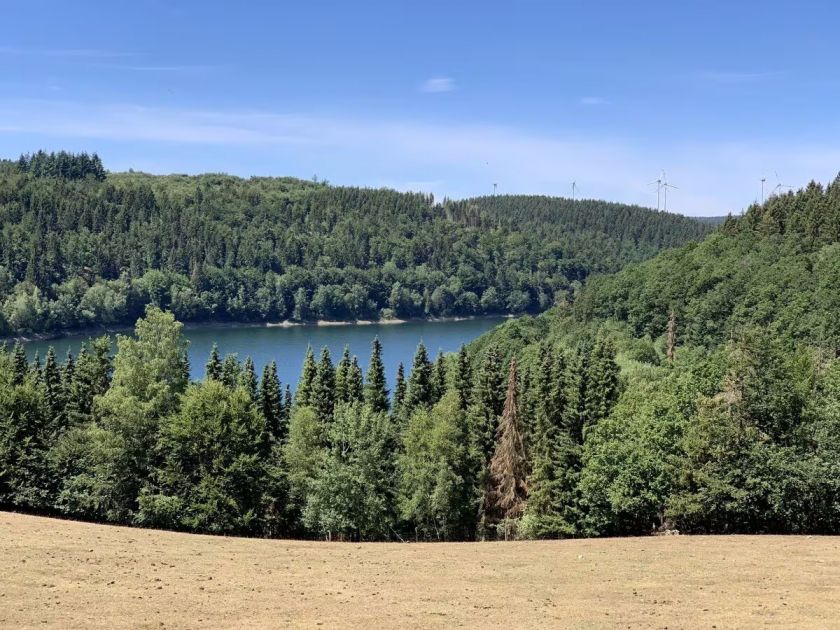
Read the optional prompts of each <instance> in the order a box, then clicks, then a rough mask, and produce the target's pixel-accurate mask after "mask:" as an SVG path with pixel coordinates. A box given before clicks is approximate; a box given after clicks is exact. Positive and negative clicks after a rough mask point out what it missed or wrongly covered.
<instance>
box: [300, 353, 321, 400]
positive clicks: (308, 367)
mask: <svg viewBox="0 0 840 630" xmlns="http://www.w3.org/2000/svg"><path fill="white" fill-rule="evenodd" d="M317 373H318V364H317V363H316V362H315V353H314V352H312V346H307V348H306V356H305V357H304V358H303V370H302V371H301V374H300V379H299V380H298V384H297V389H296V390H295V404H296V405H297V406H298V407H308V406H311V405H312V386H313V385H314V383H315V376H316V375H317Z"/></svg>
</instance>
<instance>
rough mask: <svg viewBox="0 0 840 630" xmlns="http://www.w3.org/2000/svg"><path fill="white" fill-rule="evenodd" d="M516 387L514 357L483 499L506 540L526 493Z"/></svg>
mask: <svg viewBox="0 0 840 630" xmlns="http://www.w3.org/2000/svg"><path fill="white" fill-rule="evenodd" d="M518 389H519V383H518V376H517V369H516V358H513V359H511V361H510V372H509V373H508V386H507V395H506V396H505V404H504V409H503V410H502V417H501V420H500V421H499V429H498V431H497V432H496V450H495V452H494V453H493V458H492V459H491V460H490V477H489V486H488V492H487V500H486V503H487V515H488V517H489V519H488V520H489V521H490V522H502V523H503V524H504V536H505V540H507V538H508V535H509V521H510V520H512V519H517V518H519V517H520V516H521V515H522V511H523V510H524V508H525V500H526V498H527V496H528V491H527V483H526V477H527V474H528V462H527V459H526V457H525V446H524V444H523V441H522V432H521V428H520V418H519V400H518Z"/></svg>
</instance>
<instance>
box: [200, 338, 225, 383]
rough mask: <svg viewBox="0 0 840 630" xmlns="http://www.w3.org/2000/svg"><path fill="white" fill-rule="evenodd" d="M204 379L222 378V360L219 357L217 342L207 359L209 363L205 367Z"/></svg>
mask: <svg viewBox="0 0 840 630" xmlns="http://www.w3.org/2000/svg"><path fill="white" fill-rule="evenodd" d="M204 379H205V380H207V381H221V380H222V360H221V358H220V357H219V346H217V345H216V344H215V343H214V344H213V348H212V349H211V350H210V358H209V359H208V360H207V365H206V366H205V367H204Z"/></svg>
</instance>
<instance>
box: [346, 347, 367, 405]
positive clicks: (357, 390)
mask: <svg viewBox="0 0 840 630" xmlns="http://www.w3.org/2000/svg"><path fill="white" fill-rule="evenodd" d="M347 397H348V402H364V400H365V382H364V377H363V376H362V368H361V366H360V365H359V359H358V357H355V356H354V357H353V362H352V363H351V364H350V376H349V378H348V381H347Z"/></svg>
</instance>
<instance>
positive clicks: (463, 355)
mask: <svg viewBox="0 0 840 630" xmlns="http://www.w3.org/2000/svg"><path fill="white" fill-rule="evenodd" d="M472 386H473V382H472V363H471V362H470V356H469V353H468V352H467V347H466V346H465V345H462V346H461V349H460V350H458V360H457V363H456V370H455V391H456V392H458V407H459V408H460V409H462V410H464V411H466V410H467V409H469V407H470V402H471V400H472Z"/></svg>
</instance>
